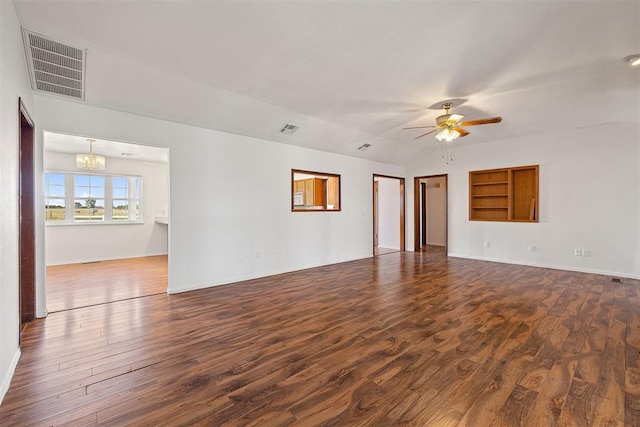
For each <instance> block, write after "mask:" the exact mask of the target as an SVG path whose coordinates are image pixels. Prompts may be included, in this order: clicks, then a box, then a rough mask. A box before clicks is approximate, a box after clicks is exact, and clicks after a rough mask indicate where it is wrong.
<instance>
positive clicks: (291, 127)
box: [280, 123, 298, 135]
mask: <svg viewBox="0 0 640 427" xmlns="http://www.w3.org/2000/svg"><path fill="white" fill-rule="evenodd" d="M297 130H298V126H296V125H292V124H289V123H287V124H285V125H284V126H282V129H280V133H284V134H285V135H291V134H292V133H294V132H295V131H297Z"/></svg>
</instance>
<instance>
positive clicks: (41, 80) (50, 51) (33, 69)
mask: <svg viewBox="0 0 640 427" xmlns="http://www.w3.org/2000/svg"><path fill="white" fill-rule="evenodd" d="M22 37H23V39H24V48H25V51H26V54H27V63H28V65H29V73H30V76H31V86H32V87H33V89H34V90H36V91H39V92H47V93H54V94H56V95H63V96H68V97H71V98H75V99H84V88H85V68H86V67H85V65H86V63H85V59H86V56H87V50H86V49H83V48H78V47H74V46H70V45H69V44H65V43H61V42H59V41H55V40H52V39H51V38H49V37H45V36H43V35H41V34H37V33H34V32H32V31H29V30H27V29H26V28H23V29H22Z"/></svg>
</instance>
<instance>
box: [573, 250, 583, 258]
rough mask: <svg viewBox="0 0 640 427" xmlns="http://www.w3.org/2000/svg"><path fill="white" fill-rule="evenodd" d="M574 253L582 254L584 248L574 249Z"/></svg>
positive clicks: (576, 254)
mask: <svg viewBox="0 0 640 427" xmlns="http://www.w3.org/2000/svg"><path fill="white" fill-rule="evenodd" d="M573 254H574V255H575V256H582V249H576V250H575V251H573Z"/></svg>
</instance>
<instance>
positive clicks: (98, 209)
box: [73, 175, 105, 221]
mask: <svg viewBox="0 0 640 427" xmlns="http://www.w3.org/2000/svg"><path fill="white" fill-rule="evenodd" d="M104 181H105V177H104V176H101V175H74V176H73V188H74V191H73V192H74V195H75V203H74V216H73V219H74V220H75V221H104Z"/></svg>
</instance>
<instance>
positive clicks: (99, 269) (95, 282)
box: [46, 255, 167, 313]
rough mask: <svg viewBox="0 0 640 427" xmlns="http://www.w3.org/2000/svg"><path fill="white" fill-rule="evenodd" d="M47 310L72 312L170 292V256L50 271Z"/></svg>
mask: <svg viewBox="0 0 640 427" xmlns="http://www.w3.org/2000/svg"><path fill="white" fill-rule="evenodd" d="M46 289H47V310H48V311H49V312H50V313H51V312H54V311H61V310H69V309H72V308H80V307H88V306H90V305H96V304H104V303H106V302H114V301H120V300H125V299H130V298H138V297H141V296H148V295H155V294H160V293H165V292H167V255H156V256H147V257H139V258H126V259H114V260H107V261H99V262H90V263H83V264H65V265H54V266H49V267H47V283H46Z"/></svg>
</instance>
